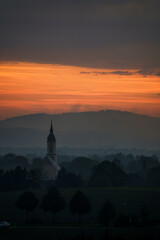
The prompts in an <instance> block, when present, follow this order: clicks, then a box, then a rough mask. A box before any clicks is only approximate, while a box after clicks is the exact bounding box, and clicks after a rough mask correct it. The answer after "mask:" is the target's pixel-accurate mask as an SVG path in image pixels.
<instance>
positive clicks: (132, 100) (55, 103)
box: [0, 62, 160, 119]
mask: <svg viewBox="0 0 160 240" xmlns="http://www.w3.org/2000/svg"><path fill="white" fill-rule="evenodd" d="M114 71H120V70H119V69H116V70H114ZM123 71H124V72H125V71H128V72H131V73H132V75H129V74H128V75H125V74H124V75H123V73H122V74H118V73H117V74H115V73H112V72H113V69H112V70H110V69H107V70H106V69H93V68H84V67H73V66H62V65H51V64H35V63H14V62H10V63H7V62H6V63H1V64H0V119H4V118H7V117H12V116H16V115H23V114H29V113H38V112H45V113H61V112H70V111H72V112H75V111H92V110H102V109H104V110H106V109H115V110H124V111H131V112H136V113H141V114H146V115H151V116H157V117H160V77H158V76H153V75H147V76H143V75H140V74H138V73H136V72H137V71H138V70H123ZM104 73H105V74H104Z"/></svg>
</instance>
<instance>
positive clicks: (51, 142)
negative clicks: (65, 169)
mask: <svg viewBox="0 0 160 240" xmlns="http://www.w3.org/2000/svg"><path fill="white" fill-rule="evenodd" d="M47 155H48V156H50V157H51V158H52V159H53V160H55V161H57V155H56V138H55V135H54V132H53V127H52V121H51V127H50V133H49V135H48V137H47Z"/></svg>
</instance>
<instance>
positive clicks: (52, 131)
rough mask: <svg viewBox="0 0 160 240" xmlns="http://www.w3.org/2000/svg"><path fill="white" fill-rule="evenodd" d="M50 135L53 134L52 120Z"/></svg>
mask: <svg viewBox="0 0 160 240" xmlns="http://www.w3.org/2000/svg"><path fill="white" fill-rule="evenodd" d="M50 133H53V127H52V120H51V127H50Z"/></svg>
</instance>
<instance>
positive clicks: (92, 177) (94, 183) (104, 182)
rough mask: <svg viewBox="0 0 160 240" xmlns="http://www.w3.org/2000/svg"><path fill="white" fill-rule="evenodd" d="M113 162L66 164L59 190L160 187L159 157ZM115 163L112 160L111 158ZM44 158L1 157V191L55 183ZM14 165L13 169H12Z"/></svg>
mask: <svg viewBox="0 0 160 240" xmlns="http://www.w3.org/2000/svg"><path fill="white" fill-rule="evenodd" d="M116 156H117V157H118V156H119V159H118V158H114V159H113V161H109V160H103V161H101V162H98V161H97V160H93V159H90V158H86V157H78V158H75V159H74V160H72V161H71V162H62V163H61V170H60V172H59V174H58V177H57V179H56V181H55V184H56V186H57V187H160V163H159V160H158V158H157V157H156V156H152V157H147V156H140V157H137V159H134V160H133V158H132V155H130V156H128V157H127V159H130V160H128V163H127V162H125V164H124V161H123V160H122V159H123V155H122V154H119V155H116ZM110 160H111V159H110ZM44 164H45V163H44V159H41V158H35V159H33V161H32V163H31V164H29V163H28V161H27V159H26V158H25V157H23V156H16V155H14V154H8V155H5V156H4V157H1V158H0V191H12V190H25V189H26V190H27V189H36V188H41V187H42V186H44V184H51V183H52V182H51V183H50V181H48V182H47V181H43V179H47V173H46V172H45V170H44ZM9 166H10V168H9Z"/></svg>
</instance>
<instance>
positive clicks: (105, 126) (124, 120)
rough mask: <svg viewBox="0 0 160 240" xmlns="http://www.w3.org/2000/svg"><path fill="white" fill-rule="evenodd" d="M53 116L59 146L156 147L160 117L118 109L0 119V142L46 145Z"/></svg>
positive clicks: (158, 142) (159, 140) (17, 144)
mask: <svg viewBox="0 0 160 240" xmlns="http://www.w3.org/2000/svg"><path fill="white" fill-rule="evenodd" d="M51 119H52V120H53V126H54V129H55V135H56V138H57V144H58V146H59V147H61V146H67V147H92V148H94V147H107V148H109V147H117V148H119V147H120V148H145V149H158V148H159V145H160V118H153V117H149V116H144V115H139V114H133V113H129V112H121V111H111V110H108V111H99V112H82V113H65V114H54V115H49V114H33V115H26V116H20V117H14V118H10V119H6V120H4V121H1V122H0V146H12V147H36V146H42V147H44V146H45V145H46V137H47V134H48V131H49V127H50V120H51Z"/></svg>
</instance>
